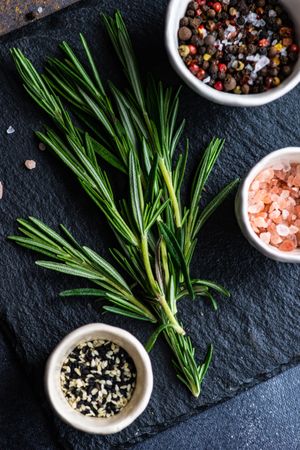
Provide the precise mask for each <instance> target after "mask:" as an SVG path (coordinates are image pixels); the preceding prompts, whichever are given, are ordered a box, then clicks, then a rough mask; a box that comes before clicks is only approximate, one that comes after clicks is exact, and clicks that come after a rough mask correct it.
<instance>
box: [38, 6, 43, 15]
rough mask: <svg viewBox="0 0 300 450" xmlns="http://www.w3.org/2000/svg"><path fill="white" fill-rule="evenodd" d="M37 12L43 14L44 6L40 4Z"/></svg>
mask: <svg viewBox="0 0 300 450" xmlns="http://www.w3.org/2000/svg"><path fill="white" fill-rule="evenodd" d="M37 12H38V13H39V14H42V12H43V8H42V7H41V6H39V7H38V9H37Z"/></svg>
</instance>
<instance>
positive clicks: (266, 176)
mask: <svg viewBox="0 0 300 450" xmlns="http://www.w3.org/2000/svg"><path fill="white" fill-rule="evenodd" d="M273 176H274V170H273V169H271V168H270V169H265V170H263V171H262V172H260V173H259V174H258V175H257V177H256V180H258V181H259V182H262V183H263V182H266V181H270V180H271V179H272V178H273Z"/></svg>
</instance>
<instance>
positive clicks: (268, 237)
mask: <svg viewBox="0 0 300 450" xmlns="http://www.w3.org/2000/svg"><path fill="white" fill-rule="evenodd" d="M259 237H260V239H261V240H262V241H263V242H264V243H265V244H270V241H271V233H269V232H268V231H267V232H266V233H260V235H259Z"/></svg>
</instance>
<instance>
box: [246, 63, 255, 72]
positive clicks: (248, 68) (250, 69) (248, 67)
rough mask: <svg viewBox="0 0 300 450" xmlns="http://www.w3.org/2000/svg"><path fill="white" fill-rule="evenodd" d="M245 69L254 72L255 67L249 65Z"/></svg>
mask: <svg viewBox="0 0 300 450" xmlns="http://www.w3.org/2000/svg"><path fill="white" fill-rule="evenodd" d="M245 69H247V70H249V72H252V70H253V67H252V66H251V64H247V65H246V67H245Z"/></svg>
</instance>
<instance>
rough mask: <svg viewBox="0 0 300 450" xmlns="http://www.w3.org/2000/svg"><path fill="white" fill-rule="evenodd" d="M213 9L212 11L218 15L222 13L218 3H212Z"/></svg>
mask: <svg viewBox="0 0 300 450" xmlns="http://www.w3.org/2000/svg"><path fill="white" fill-rule="evenodd" d="M213 8H214V10H215V11H216V12H217V13H219V12H220V11H222V5H221V3H220V2H216V3H214V5H213Z"/></svg>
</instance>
